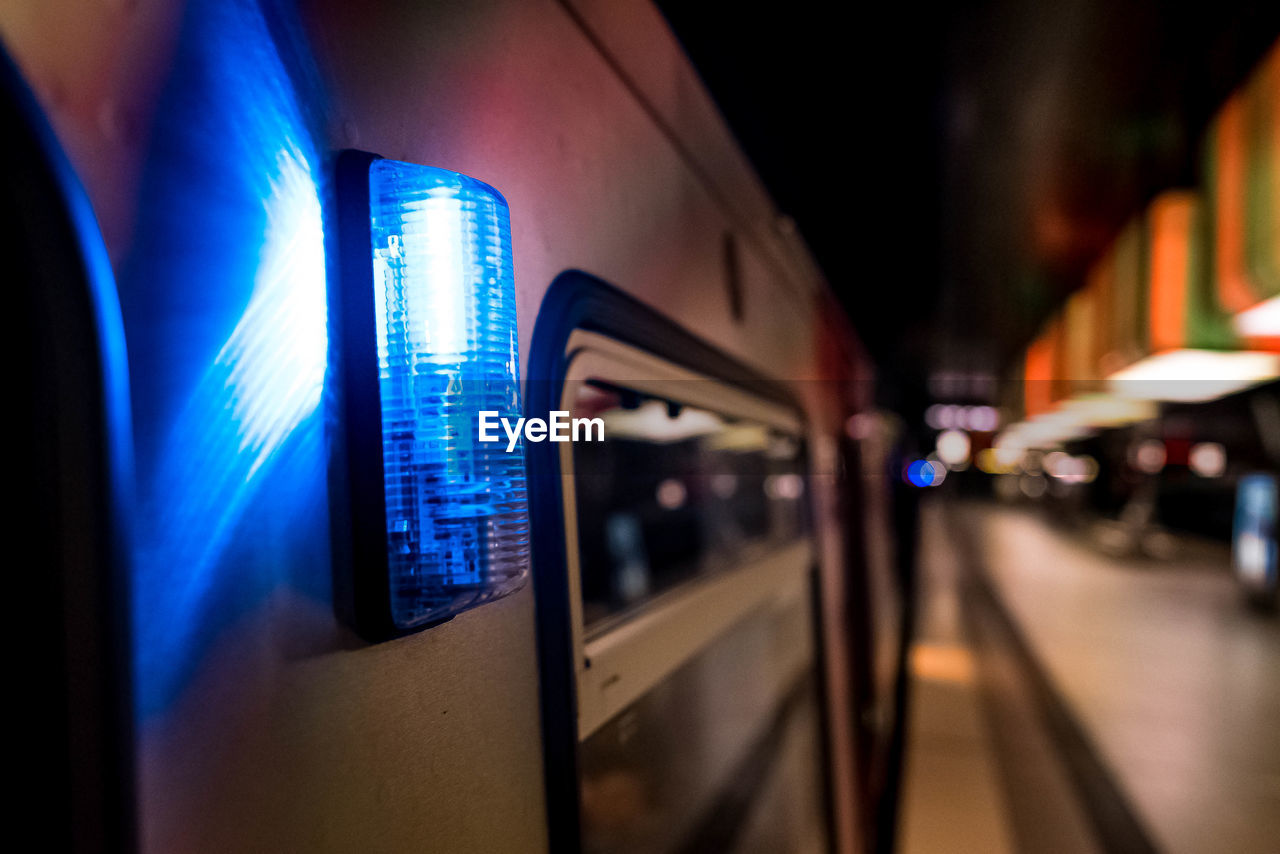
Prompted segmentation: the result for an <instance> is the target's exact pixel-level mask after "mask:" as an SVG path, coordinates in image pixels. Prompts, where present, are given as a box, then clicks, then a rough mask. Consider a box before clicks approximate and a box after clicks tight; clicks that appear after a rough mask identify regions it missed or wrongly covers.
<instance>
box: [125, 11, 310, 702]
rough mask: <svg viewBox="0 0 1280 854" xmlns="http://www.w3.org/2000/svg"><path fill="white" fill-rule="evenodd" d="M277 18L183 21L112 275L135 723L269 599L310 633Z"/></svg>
mask: <svg viewBox="0 0 1280 854" xmlns="http://www.w3.org/2000/svg"><path fill="white" fill-rule="evenodd" d="M276 23H277V24H279V25H280V26H278V27H276V28H275V29H274V30H273V27H271V26H269V25H268V21H267V20H266V18H265V17H264V13H263V11H262V8H261V7H260V6H259V5H258V4H257V3H255V2H251V0H235V2H227V0H197V1H196V2H193V3H191V4H190V5H189V6H188V9H187V13H186V15H185V17H184V23H183V32H182V37H181V43H180V45H179V49H178V51H177V52H176V54H175V64H174V68H173V71H172V74H171V76H170V78H169V80H168V81H167V83H166V91H165V94H164V96H163V99H162V102H161V106H160V109H159V110H157V113H156V124H155V127H154V131H153V133H152V137H151V141H150V153H149V156H148V159H147V162H146V169H145V172H144V174H143V178H142V189H141V202H140V205H139V219H138V224H137V228H136V234H135V238H134V241H133V244H132V246H131V248H130V252H129V255H128V257H127V258H126V259H125V261H124V263H123V264H122V268H121V273H120V277H119V278H120V290H121V301H122V304H123V308H124V314H125V332H126V335H127V337H128V340H129V347H130V351H131V352H130V357H131V358H130V362H131V364H130V370H131V381H132V385H133V407H134V414H135V423H136V424H137V425H139V427H138V429H136V430H135V434H136V448H137V458H138V490H139V505H140V514H139V515H140V518H139V524H138V532H139V533H138V547H137V560H136V564H135V570H134V579H133V585H132V590H133V597H134V609H133V615H134V616H133V620H134V651H135V652H134V662H135V674H136V675H135V681H136V690H137V693H138V707H139V713H140V715H141V716H142V717H143V718H147V717H150V716H153V715H155V714H157V713H159V712H162V711H163V710H164V709H165V708H167V707H168V706H169V705H170V704H171V703H173V702H174V701H175V699H176V698H178V697H179V696H181V695H182V693H183V691H184V690H185V689H186V688H187V687H188V686H189V684H190V683H191V680H193V679H197V678H209V674H210V672H211V671H210V670H209V662H210V661H212V660H213V659H214V658H215V652H214V651H215V650H216V649H217V648H218V645H219V644H222V643H225V642H226V639H227V638H228V637H229V635H228V634H227V628H228V627H229V626H232V625H243V624H245V622H246V621H248V620H260V621H262V620H265V617H264V616H263V615H264V614H265V612H266V608H267V603H268V601H271V600H280V599H281V598H282V597H284V598H288V600H289V601H291V602H294V603H297V604H296V605H294V606H291V609H292V612H293V613H302V612H303V611H302V608H303V605H302V603H312V604H314V605H317V606H319V607H308V608H307V610H306V613H308V614H311V613H314V614H316V615H317V616H315V617H314V618H312V617H307V619H308V620H314V623H315V624H316V625H317V626H320V627H321V628H323V626H324V625H327V620H326V619H325V614H326V612H327V605H326V602H325V600H326V599H327V598H328V597H329V596H330V592H329V589H330V587H331V584H332V581H331V572H330V566H329V549H328V526H327V515H326V513H327V501H326V469H327V455H326V449H325V445H324V430H323V423H322V417H321V411H320V410H321V407H320V406H319V404H320V401H321V399H322V396H323V388H324V383H325V374H326V368H327V361H328V329H327V316H326V315H327V311H326V308H327V298H326V283H325V253H324V233H323V228H322V216H321V198H322V182H321V180H320V178H321V175H322V168H321V163H322V159H321V157H320V156H319V147H318V145H317V142H316V140H317V139H318V135H317V133H316V131H315V124H314V122H313V121H312V119H311V118H310V116H311V115H312V113H313V112H314V108H315V105H316V104H317V103H318V102H319V94H318V93H319V90H318V89H304V88H300V87H301V86H302V85H304V84H306V82H307V81H308V79H309V77H308V76H307V73H306V69H303V73H301V74H297V73H296V69H293V68H291V67H286V62H285V60H284V59H283V58H282V53H281V50H280V47H279V45H280V43H281V42H280V40H281V39H282V38H288V37H289V36H290V33H291V32H292V30H291V29H290V27H289V26H287V23H288V22H287V21H284V20H283V19H282V20H281V21H277V22H276ZM286 52H287V53H288V55H290V56H302V55H303V54H302V52H301V51H300V50H288V51H286ZM299 81H301V83H300V82H299ZM261 648H262V647H259V649H261ZM246 661H247V659H246ZM245 666H246V667H247V666H248V665H247V664H246V665H245Z"/></svg>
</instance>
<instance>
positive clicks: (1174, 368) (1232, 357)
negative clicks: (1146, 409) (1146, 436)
mask: <svg viewBox="0 0 1280 854" xmlns="http://www.w3.org/2000/svg"><path fill="white" fill-rule="evenodd" d="M1276 377H1280V354H1276V353H1262V352H1254V351H1247V350H1246V351H1229V350H1172V351H1169V352H1166V353H1159V354H1157V355H1154V356H1149V357H1147V358H1146V359H1143V360H1142V361H1140V362H1138V363H1137V364H1135V365H1131V366H1129V367H1127V368H1124V369H1123V370H1120V371H1117V372H1116V373H1114V374H1112V375H1111V376H1110V377H1109V378H1108V384H1109V387H1110V389H1111V391H1112V392H1113V393H1114V394H1117V395H1119V396H1121V397H1127V398H1139V399H1145V400H1169V401H1183V402H1195V401H1207V400H1214V399H1216V398H1219V397H1224V396H1226V395H1228V394H1232V393H1234V392H1237V391H1243V390H1244V389H1247V388H1250V387H1251V386H1254V385H1257V384H1258V383H1262V382H1266V381H1267V380H1270V379H1274V378H1276Z"/></svg>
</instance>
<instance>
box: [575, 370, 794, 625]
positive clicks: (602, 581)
mask: <svg viewBox="0 0 1280 854" xmlns="http://www.w3.org/2000/svg"><path fill="white" fill-rule="evenodd" d="M572 415H573V417H574V418H583V417H590V418H601V419H603V421H604V425H605V426H604V440H603V441H594V442H586V441H578V442H574V443H573V446H572V447H573V464H574V487H575V491H576V509H577V519H578V538H579V539H578V545H579V555H580V566H581V572H582V599H583V617H584V622H585V624H586V626H587V627H588V629H590V628H592V627H594V626H599V625H600V624H601V623H602V621H605V620H606V619H607V618H609V617H612V616H615V615H619V614H623V613H625V612H626V611H628V610H629V609H631V608H633V607H635V606H636V605H639V604H640V603H643V602H645V601H646V600H649V599H651V598H652V597H654V596H656V595H658V594H660V593H662V592H664V591H667V590H670V589H671V588H673V587H675V586H676V585H678V584H680V583H681V582H683V581H687V580H689V579H691V578H694V577H697V576H700V575H704V574H707V573H713V572H719V571H724V570H726V569H729V568H731V567H732V566H734V565H735V564H741V563H742V562H743V561H747V560H750V559H752V557H754V556H757V555H761V554H764V553H765V552H767V551H768V550H770V549H772V548H776V547H777V546H778V545H780V544H782V543H786V542H790V541H793V540H795V539H796V538H797V537H800V536H803V535H804V534H805V533H806V531H807V514H806V507H807V496H806V494H805V493H806V483H805V478H804V460H803V447H802V444H801V442H800V441H799V439H797V438H796V437H794V436H790V435H787V434H784V433H782V432H780V431H778V430H776V429H773V428H770V427H768V426H765V425H763V424H760V423H756V422H752V421H749V420H744V419H735V418H729V417H726V416H723V415H720V414H717V413H715V412H712V411H710V410H708V409H702V408H698V407H695V406H689V405H681V404H678V403H675V402H672V401H668V400H663V399H660V398H657V397H652V396H646V395H641V394H638V393H635V392H632V391H629V390H627V389H622V388H618V387H614V386H608V385H603V384H598V383H583V384H580V385H579V387H578V388H577V389H576V390H575V392H574V394H573V412H572Z"/></svg>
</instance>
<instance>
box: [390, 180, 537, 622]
mask: <svg viewBox="0 0 1280 854" xmlns="http://www.w3.org/2000/svg"><path fill="white" fill-rule="evenodd" d="M369 198H370V205H371V207H372V212H371V213H372V222H371V234H372V242H373V246H372V256H373V257H372V263H373V287H374V295H373V298H374V304H375V316H376V321H377V328H378V376H379V392H380V395H381V400H382V441H383V470H384V474H385V496H386V524H387V552H388V571H389V572H390V581H391V585H390V587H391V611H392V618H393V620H394V621H395V623H396V625H397V626H399V627H401V628H409V627H412V626H415V625H421V624H423V623H426V622H430V621H433V620H438V619H441V618H443V617H445V616H448V615H450V614H453V613H457V612H458V611H461V610H463V609H465V608H469V607H472V606H474V605H477V604H480V603H482V602H486V601H489V600H491V599H495V598H497V597H499V596H503V595H505V594H507V593H510V592H511V591H513V590H515V589H518V588H519V587H520V585H521V584H523V583H524V580H525V578H526V576H527V573H528V516H527V511H526V504H525V499H526V495H525V477H524V449H523V446H522V445H518V446H517V447H516V449H515V450H514V451H512V452H510V453H508V452H507V450H506V447H505V445H504V444H503V443H481V442H479V441H478V438H477V436H476V420H477V414H478V413H479V412H480V411H482V410H492V411H496V412H497V413H498V416H499V417H507V418H511V419H513V420H514V419H516V418H518V417H519V416H520V383H519V377H518V366H519V357H518V354H517V350H516V340H517V337H516V306H515V285H514V279H513V277H512V264H511V233H510V224H509V220H510V215H509V213H508V211H507V205H506V202H505V201H504V200H503V199H502V197H501V196H500V195H499V194H498V193H497V192H496V191H494V190H493V189H492V188H491V187H489V186H487V185H485V184H482V183H480V182H479V181H475V180H473V179H471V178H467V177H466V176H463V175H459V174H457V173H454V172H447V171H445V170H441V169H432V168H428V167H424V166H414V165H411V164H406V163H398V162H396V161H391V160H377V161H374V162H373V164H372V165H371V166H370V171H369Z"/></svg>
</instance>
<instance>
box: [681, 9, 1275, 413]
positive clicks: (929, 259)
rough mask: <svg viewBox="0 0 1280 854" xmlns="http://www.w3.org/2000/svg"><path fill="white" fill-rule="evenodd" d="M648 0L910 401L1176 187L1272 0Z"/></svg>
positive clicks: (1190, 171)
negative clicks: (889, 0) (881, 4)
mask: <svg viewBox="0 0 1280 854" xmlns="http://www.w3.org/2000/svg"><path fill="white" fill-rule="evenodd" d="M658 5H659V7H660V8H661V9H662V12H663V14H664V15H666V17H667V19H668V21H669V22H670V23H671V25H672V27H673V29H674V30H675V32H676V34H677V36H678V38H679V39H680V40H681V41H682V43H683V44H684V46H685V49H686V50H687V52H688V53H689V55H690V57H691V59H692V60H693V62H694V65H695V66H696V67H697V69H698V71H699V73H700V74H701V75H702V77H703V79H704V81H705V82H706V84H707V86H708V88H709V89H710V90H711V92H712V95H713V96H714V97H715V99H716V101H717V102H718V104H719V106H720V108H721V110H722V111H723V113H724V115H725V117H726V118H727V120H728V122H729V124H730V126H731V127H732V128H733V130H734V132H735V134H736V135H737V136H738V139H739V141H740V142H741V144H742V146H743V147H744V149H745V150H746V152H747V155H748V156H749V157H750V158H751V160H752V161H753V162H754V164H755V166H756V168H757V170H758V171H759V173H760V175H761V177H762V178H763V180H764V182H765V183H766V185H767V186H768V188H769V190H770V192H771V193H772V195H773V198H774V200H775V201H776V202H777V204H778V206H779V207H780V208H781V212H782V213H784V214H787V215H789V216H791V217H793V218H794V219H795V220H796V222H797V223H798V225H799V229H800V232H801V234H802V235H803V236H804V238H805V239H806V240H807V242H808V243H809V245H810V248H811V249H812V251H813V253H814V255H815V256H816V258H817V260H818V263H819V264H820V265H821V267H822V269H823V271H824V273H825V274H826V277H827V279H828V281H829V282H830V284H831V287H832V288H833V290H834V291H835V293H836V294H837V295H838V296H839V298H840V300H841V301H842V302H843V304H844V305H845V307H846V309H847V310H848V312H849V315H850V317H851V318H852V320H853V323H854V325H855V327H856V328H857V329H858V332H859V334H860V335H861V337H862V339H863V342H864V343H865V344H866V345H867V347H868V349H869V350H870V351H871V353H872V356H873V358H874V359H875V361H876V362H877V364H878V366H879V368H880V374H881V378H882V382H881V383H880V387H881V388H882V389H883V393H884V394H885V395H886V399H885V400H884V401H882V402H883V403H884V404H886V405H888V406H890V407H894V408H897V409H900V410H903V411H905V412H918V410H919V407H920V406H921V405H922V404H923V403H925V402H927V400H928V393H927V383H926V380H927V378H928V376H929V374H930V372H936V371H938V370H940V369H945V370H951V371H963V372H979V373H982V372H987V373H998V372H1000V371H1001V370H1002V369H1004V368H1005V367H1006V366H1007V365H1008V364H1009V362H1010V360H1011V359H1012V358H1013V357H1015V356H1016V355H1017V354H1018V353H1019V352H1020V351H1021V349H1022V348H1023V347H1024V346H1025V344H1026V343H1027V342H1028V341H1029V340H1030V338H1031V337H1033V336H1034V334H1035V333H1036V331H1037V329H1038V327H1039V325H1040V323H1041V322H1042V321H1043V320H1045V319H1046V318H1047V316H1048V315H1049V314H1050V313H1051V312H1052V310H1053V309H1054V307H1055V306H1056V305H1058V304H1059V303H1060V302H1061V300H1062V299H1063V298H1064V297H1065V296H1066V294H1068V293H1069V292H1070V291H1072V290H1074V289H1075V288H1076V287H1078V286H1079V285H1080V284H1082V282H1083V277H1084V273H1085V271H1086V270H1087V268H1088V266H1089V264H1090V263H1091V262H1092V261H1093V260H1094V259H1095V258H1096V257H1097V256H1099V255H1100V254H1101V253H1102V252H1103V251H1104V250H1105V248H1106V246H1107V244H1108V243H1109V242H1110V240H1111V239H1112V238H1113V237H1114V236H1115V234H1116V233H1117V232H1118V231H1119V230H1120V228H1121V227H1122V226H1123V224H1124V222H1125V221H1126V220H1127V219H1128V218H1129V217H1130V216H1131V215H1133V214H1135V213H1137V212H1138V211H1140V210H1141V209H1142V208H1143V207H1144V206H1145V204H1146V202H1147V201H1149V200H1150V198H1151V197H1152V196H1153V195H1154V194H1155V193H1157V192H1159V191H1161V190H1163V189H1166V188H1169V187H1174V186H1186V185H1190V184H1193V183H1195V181H1196V180H1197V177H1198V162H1199V145H1200V141H1201V136H1202V134H1203V131H1204V129H1205V127H1206V126H1207V124H1208V122H1209V120H1210V118H1211V117H1212V115H1213V113H1214V112H1215V110H1216V109H1217V107H1218V106H1219V105H1220V104H1221V103H1222V102H1223V101H1224V100H1225V99H1226V97H1227V96H1228V95H1229V94H1230V93H1231V92H1232V91H1233V90H1234V89H1235V88H1236V87H1237V86H1238V85H1239V84H1240V83H1241V82H1243V80H1244V79H1245V78H1246V76H1247V75H1248V72H1249V71H1250V70H1251V69H1252V68H1253V67H1254V65H1255V64H1256V63H1257V61H1258V60H1259V59H1260V58H1261V57H1262V55H1263V54H1264V53H1265V51H1266V49H1267V47H1269V46H1270V45H1271V44H1272V43H1273V42H1274V41H1275V39H1276V37H1277V35H1278V34H1280V3H1276V2H1269V3H1266V2H1246V0H1219V2H1191V3H1158V2H1153V0H1059V2H1044V1H1043V0H1039V2H1037V0H997V1H996V2H958V3H952V4H947V5H945V6H939V7H936V8H934V7H930V6H928V5H920V4H894V6H893V7H892V8H870V9H863V8H855V9H852V10H851V9H848V8H844V9H842V8H837V5H836V4H831V3H819V2H814V0H793V1H792V2H788V3H785V4H778V5H776V6H775V7H773V8H762V7H755V6H752V5H751V4H742V3H732V2H725V1H724V0H716V2H699V3H689V2H678V0H659V3H658Z"/></svg>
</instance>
